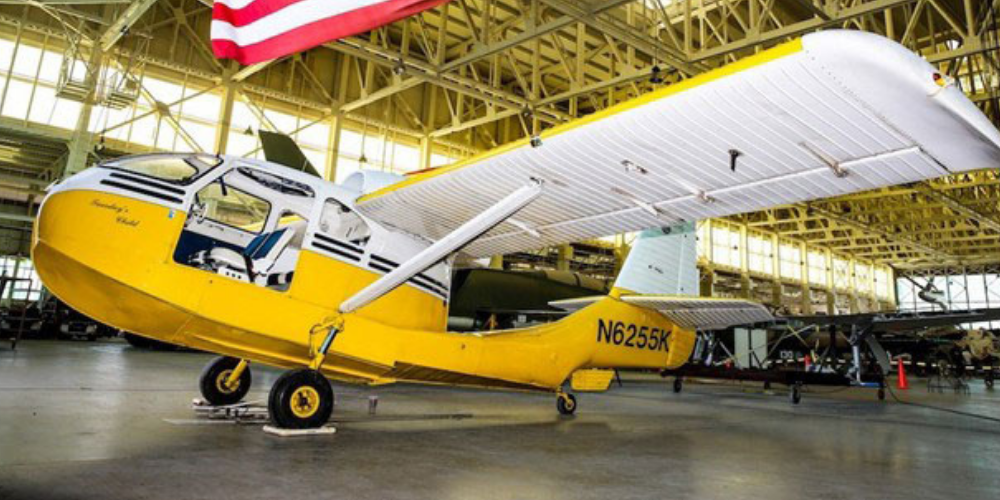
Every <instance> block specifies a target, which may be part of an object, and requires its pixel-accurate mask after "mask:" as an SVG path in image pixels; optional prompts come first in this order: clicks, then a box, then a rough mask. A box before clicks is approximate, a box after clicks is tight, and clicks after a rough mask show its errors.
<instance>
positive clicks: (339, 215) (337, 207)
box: [319, 199, 371, 246]
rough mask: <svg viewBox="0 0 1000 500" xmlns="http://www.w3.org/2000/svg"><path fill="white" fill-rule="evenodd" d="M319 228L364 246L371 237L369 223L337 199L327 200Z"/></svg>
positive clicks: (328, 233) (331, 235) (341, 238)
mask: <svg viewBox="0 0 1000 500" xmlns="http://www.w3.org/2000/svg"><path fill="white" fill-rule="evenodd" d="M319 230H320V232H322V233H323V234H325V235H326V236H329V237H331V238H334V239H337V240H340V241H348V242H351V243H354V244H355V245H360V246H364V245H365V244H366V243H368V239H369V238H371V230H370V229H369V228H368V224H367V223H365V221H364V220H363V219H362V218H361V217H360V216H359V215H358V214H357V213H355V212H354V211H353V210H351V209H350V208H347V206H345V205H344V204H342V203H340V202H339V201H337V200H333V199H330V200H326V203H324V204H323V213H322V215H321V216H320V221H319Z"/></svg>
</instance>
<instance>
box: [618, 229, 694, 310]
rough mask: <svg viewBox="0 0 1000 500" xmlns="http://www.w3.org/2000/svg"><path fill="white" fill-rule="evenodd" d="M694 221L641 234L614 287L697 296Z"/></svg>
mask: <svg viewBox="0 0 1000 500" xmlns="http://www.w3.org/2000/svg"><path fill="white" fill-rule="evenodd" d="M697 258H698V256H697V233H696V231H695V225H694V223H683V224H678V225H676V226H671V227H663V228H658V229H648V230H646V231H643V232H642V233H639V236H638V237H637V238H636V241H635V243H634V244H633V245H632V250H631V251H630V252H629V254H628V257H627V258H626V259H625V264H624V265H623V266H622V270H621V272H620V273H619V274H618V279H617V280H615V285H614V286H615V288H617V289H620V290H628V291H630V292H635V293H640V294H650V295H698V267H697Z"/></svg>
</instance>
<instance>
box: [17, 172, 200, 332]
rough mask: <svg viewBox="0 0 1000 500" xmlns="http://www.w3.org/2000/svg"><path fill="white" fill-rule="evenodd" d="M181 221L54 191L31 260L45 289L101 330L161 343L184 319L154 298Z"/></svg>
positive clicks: (90, 195) (95, 194)
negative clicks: (103, 326)
mask: <svg viewBox="0 0 1000 500" xmlns="http://www.w3.org/2000/svg"><path fill="white" fill-rule="evenodd" d="M179 219H182V218H181V217H178V216H177V214H172V213H170V209H167V208H165V207H162V206H158V205H154V204H150V203H146V202H141V201H138V200H134V199H129V198H126V197H123V196H119V195H115V194H111V193H104V192H100V191H95V190H74V189H57V190H54V191H53V192H51V193H50V194H49V195H48V196H46V198H45V200H44V201H43V203H42V207H41V210H40V212H39V215H38V217H37V218H36V220H35V227H34V233H33V236H32V246H31V254H32V259H33V261H34V263H35V268H36V269H37V271H38V274H39V276H40V277H41V279H42V282H43V283H44V284H45V286H46V287H47V288H48V289H49V290H50V291H51V292H52V293H53V294H55V295H56V296H57V297H59V298H60V299H61V300H62V301H64V302H66V303H67V304H69V305H70V306H71V307H73V308H74V309H76V310H78V311H80V312H81V313H83V314H86V315H87V316H90V317H92V318H94V319H96V320H98V321H101V322H103V323H106V324H108V325H111V326H114V327H117V328H120V329H123V330H127V331H131V332H137V333H142V334H144V335H149V336H154V337H156V338H159V339H162V340H167V341H169V340H170V338H171V337H172V336H173V335H174V334H175V333H176V332H177V329H178V327H179V326H180V325H181V324H183V322H184V321H186V319H187V317H188V314H186V313H185V312H183V311H182V310H181V309H179V308H177V307H176V306H174V305H171V304H170V303H169V302H166V301H164V300H162V299H161V298H158V297H157V294H156V292H155V290H153V289H152V288H151V287H153V286H154V285H155V283H156V279H155V275H154V274H155V273H156V272H157V271H158V268H162V267H164V266H166V265H167V263H168V262H169V261H170V250H171V246H172V245H171V244H170V243H168V241H171V242H173V241H176V236H177V234H179V231H180V227H181V225H182V224H183V222H182V221H180V220H179Z"/></svg>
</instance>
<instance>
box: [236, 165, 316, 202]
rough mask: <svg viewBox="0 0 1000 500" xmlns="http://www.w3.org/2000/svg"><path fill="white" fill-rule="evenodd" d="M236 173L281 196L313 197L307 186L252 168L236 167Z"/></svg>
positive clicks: (313, 194)
mask: <svg viewBox="0 0 1000 500" xmlns="http://www.w3.org/2000/svg"><path fill="white" fill-rule="evenodd" d="M236 171H237V172H239V173H241V174H243V175H245V176H247V177H249V178H251V179H253V180H254V181H255V182H256V183H257V184H260V185H261V186H264V187H266V188H268V189H273V190H274V191H277V192H279V193H281V194H289V195H292V196H301V197H305V198H312V197H313V196H315V193H313V189H312V188H311V187H309V185H308V184H303V183H301V182H296V181H293V180H291V179H286V178H284V177H279V176H277V175H274V174H269V173H267V172H263V171H260V170H256V169H253V168H247V167H238V168H237V169H236Z"/></svg>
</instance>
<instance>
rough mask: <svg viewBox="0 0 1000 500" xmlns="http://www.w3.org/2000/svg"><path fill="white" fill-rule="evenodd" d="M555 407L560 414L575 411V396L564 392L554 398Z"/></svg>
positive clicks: (568, 413)
mask: <svg viewBox="0 0 1000 500" xmlns="http://www.w3.org/2000/svg"><path fill="white" fill-rule="evenodd" d="M556 409H558V410H559V414H560V415H572V414H573V413H574V412H576V396H574V395H572V394H564V395H562V396H559V397H557V398H556Z"/></svg>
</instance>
